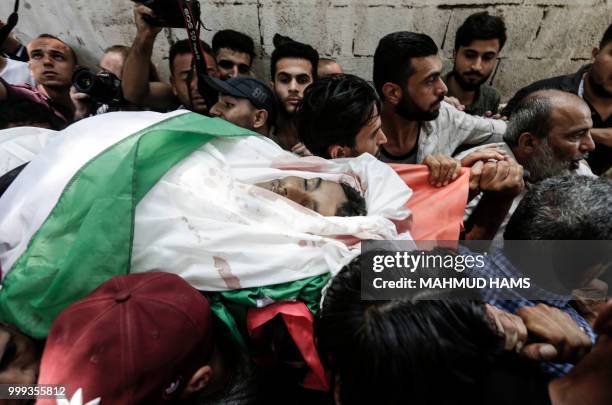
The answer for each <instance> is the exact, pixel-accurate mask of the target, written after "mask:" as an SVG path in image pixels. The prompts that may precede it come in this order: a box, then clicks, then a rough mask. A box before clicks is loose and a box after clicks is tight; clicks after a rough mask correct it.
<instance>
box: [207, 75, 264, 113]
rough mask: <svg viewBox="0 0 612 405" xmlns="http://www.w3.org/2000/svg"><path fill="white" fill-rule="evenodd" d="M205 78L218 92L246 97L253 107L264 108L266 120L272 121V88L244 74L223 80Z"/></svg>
mask: <svg viewBox="0 0 612 405" xmlns="http://www.w3.org/2000/svg"><path fill="white" fill-rule="evenodd" d="M206 80H207V81H208V83H209V84H210V86H211V87H212V88H214V89H215V90H217V91H218V92H219V93H221V94H228V95H230V96H233V97H237V98H246V99H248V100H249V101H250V102H251V103H252V104H253V105H254V106H255V107H257V108H262V109H264V110H266V111H267V112H268V122H270V123H272V122H274V120H275V118H276V98H275V97H274V93H273V92H272V89H270V88H269V87H268V86H267V85H266V84H265V83H264V82H262V81H261V80H259V79H255V78H254V77H244V76H238V77H232V78H231V79H228V80H225V81H223V80H221V79H217V78H216V77H210V76H206Z"/></svg>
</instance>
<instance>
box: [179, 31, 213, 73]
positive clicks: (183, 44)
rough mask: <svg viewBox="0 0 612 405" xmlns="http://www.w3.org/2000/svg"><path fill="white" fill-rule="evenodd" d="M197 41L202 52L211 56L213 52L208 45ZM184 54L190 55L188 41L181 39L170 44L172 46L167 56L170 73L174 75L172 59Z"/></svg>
mask: <svg viewBox="0 0 612 405" xmlns="http://www.w3.org/2000/svg"><path fill="white" fill-rule="evenodd" d="M199 41H200V45H202V49H203V50H204V52H206V53H207V54H209V55H211V56H213V51H212V48H211V47H210V45H208V44H207V43H206V42H204V41H202V40H201V39H200V40H199ZM185 53H191V46H190V45H189V40H188V39H181V40H179V41H176V42H175V43H173V44H172V46H171V47H170V54H169V55H168V62H169V63H170V73H174V59H175V58H176V55H182V54H185Z"/></svg>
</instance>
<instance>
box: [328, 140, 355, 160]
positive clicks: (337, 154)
mask: <svg viewBox="0 0 612 405" xmlns="http://www.w3.org/2000/svg"><path fill="white" fill-rule="evenodd" d="M327 153H329V156H330V157H331V158H332V159H340V158H345V157H351V149H350V148H348V147H346V146H340V145H337V144H336V145H330V146H329V147H328V148H327Z"/></svg>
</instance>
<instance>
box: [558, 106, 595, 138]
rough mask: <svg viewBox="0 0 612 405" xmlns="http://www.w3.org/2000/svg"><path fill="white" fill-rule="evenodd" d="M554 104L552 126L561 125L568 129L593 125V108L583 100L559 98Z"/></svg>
mask: <svg viewBox="0 0 612 405" xmlns="http://www.w3.org/2000/svg"><path fill="white" fill-rule="evenodd" d="M553 105H554V107H553V111H552V114H551V118H552V126H554V127H556V126H561V127H562V128H563V129H564V130H567V131H572V130H577V129H580V128H587V127H588V128H591V127H592V126H593V120H592V118H591V110H590V109H589V107H588V106H587V105H586V103H584V102H583V101H582V100H568V99H564V100H560V99H559V100H557V102H556V103H554V104H553Z"/></svg>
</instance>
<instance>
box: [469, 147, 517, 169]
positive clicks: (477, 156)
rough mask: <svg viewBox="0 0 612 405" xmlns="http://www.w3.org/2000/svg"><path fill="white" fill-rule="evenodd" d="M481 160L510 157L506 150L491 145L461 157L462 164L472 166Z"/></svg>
mask: <svg viewBox="0 0 612 405" xmlns="http://www.w3.org/2000/svg"><path fill="white" fill-rule="evenodd" d="M479 160H480V161H483V162H487V161H489V160H510V157H509V156H508V155H507V154H506V151H504V150H502V149H499V148H498V147H496V146H489V147H485V148H482V149H478V150H477V151H474V152H472V153H470V154H469V155H466V156H465V157H464V158H463V159H461V166H463V167H472V166H473V165H474V164H475V163H476V162H478V161H479Z"/></svg>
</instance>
